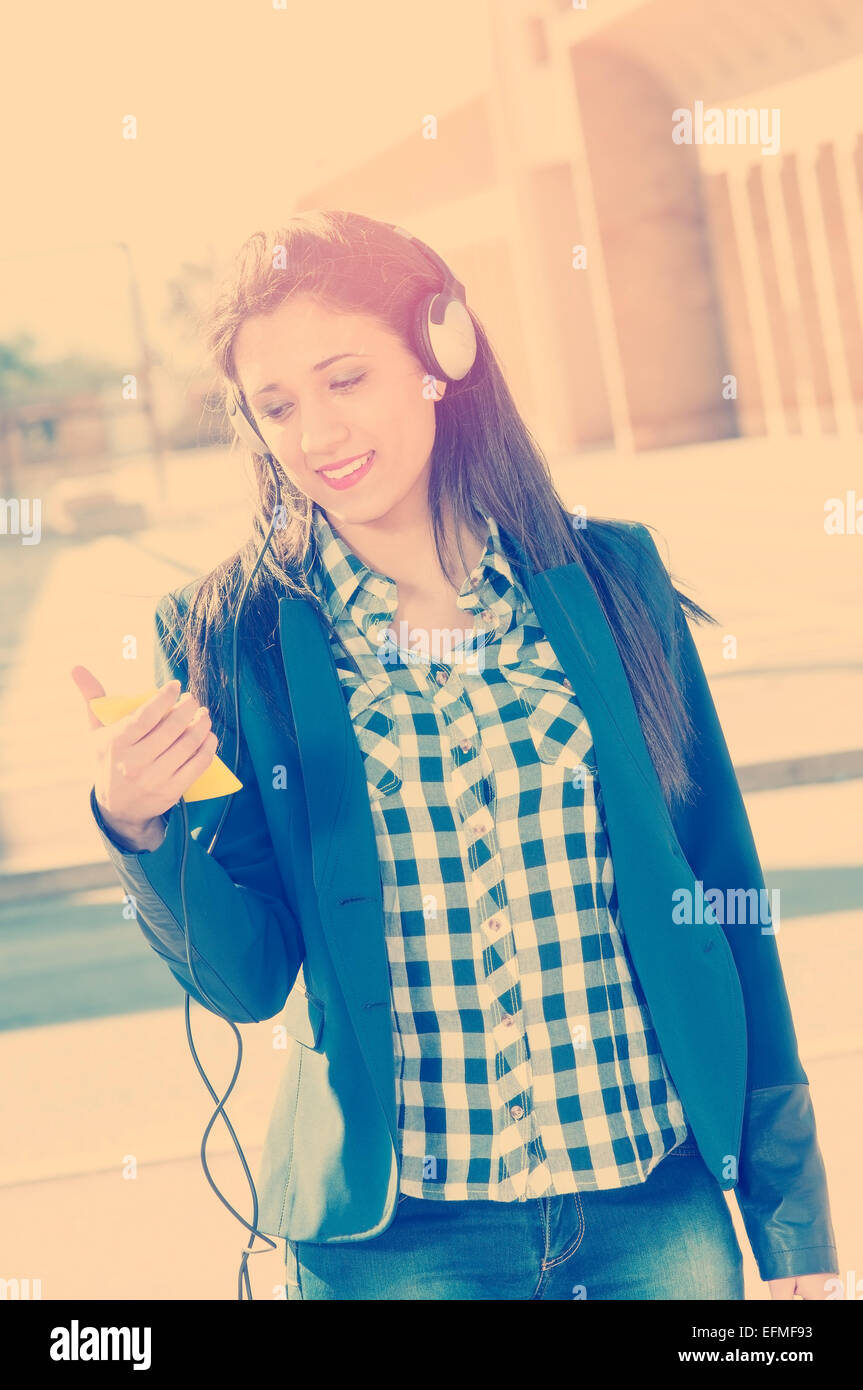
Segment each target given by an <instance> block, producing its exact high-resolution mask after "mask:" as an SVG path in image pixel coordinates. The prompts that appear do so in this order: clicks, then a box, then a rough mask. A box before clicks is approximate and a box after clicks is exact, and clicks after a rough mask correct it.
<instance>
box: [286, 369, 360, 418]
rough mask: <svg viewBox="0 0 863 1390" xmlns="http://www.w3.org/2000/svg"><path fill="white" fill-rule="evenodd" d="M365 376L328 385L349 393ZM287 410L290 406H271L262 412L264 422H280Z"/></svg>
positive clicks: (353, 377)
mask: <svg viewBox="0 0 863 1390" xmlns="http://www.w3.org/2000/svg"><path fill="white" fill-rule="evenodd" d="M367 375H368V373H367V372H360V374H359V376H352V377H349V378H348V380H347V381H333V382H331V383H330V384H331V386H332V387H333V389H334V390H336V391H350V390H352V389H353V387H354V386H359V384H360V382H361V381H363V380H364V378H365V377H366V376H367ZM289 409H290V406H286V405H277V406H273V408H272V409H271V410H265V411H264V412H263V418H264V419H265V420H281V419H283V418H284V412H285V411H286V410H289Z"/></svg>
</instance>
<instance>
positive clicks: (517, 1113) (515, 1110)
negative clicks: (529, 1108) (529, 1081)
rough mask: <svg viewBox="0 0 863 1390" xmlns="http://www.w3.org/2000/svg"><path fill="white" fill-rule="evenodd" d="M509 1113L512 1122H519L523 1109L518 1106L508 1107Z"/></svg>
mask: <svg viewBox="0 0 863 1390" xmlns="http://www.w3.org/2000/svg"><path fill="white" fill-rule="evenodd" d="M509 1113H510V1115H512V1118H513V1119H514V1120H520V1119H521V1118H522V1117H523V1115H524V1109H523V1107H522V1106H520V1105H511V1106H510V1107H509Z"/></svg>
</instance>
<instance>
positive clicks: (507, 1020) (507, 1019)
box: [501, 1014, 515, 1028]
mask: <svg viewBox="0 0 863 1390" xmlns="http://www.w3.org/2000/svg"><path fill="white" fill-rule="evenodd" d="M501 1023H502V1024H503V1026H504V1028H512V1027H514V1024H515V1020H514V1019H513V1018H512V1017H511V1015H510V1014H504V1016H503V1018H502V1019H501Z"/></svg>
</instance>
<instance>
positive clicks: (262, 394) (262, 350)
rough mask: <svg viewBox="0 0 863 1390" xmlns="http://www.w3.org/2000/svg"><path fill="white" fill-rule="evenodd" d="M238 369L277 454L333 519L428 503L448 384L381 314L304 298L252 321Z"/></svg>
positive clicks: (241, 343) (237, 347)
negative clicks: (439, 407) (438, 413)
mask: <svg viewBox="0 0 863 1390" xmlns="http://www.w3.org/2000/svg"><path fill="white" fill-rule="evenodd" d="M336 358H338V359H339V360H338V361H336V360H334V359H336ZM234 365H235V367H236V371H237V376H238V377H239V381H240V385H241V387H242V389H243V393H244V395H245V398H246V402H247V404H248V406H249V408H250V410H251V411H252V413H253V415H254V418H255V422H256V424H257V426H258V429H259V430H260V432H261V434H262V436H263V438H264V440H265V441H266V443H267V447H268V449H269V451H270V453H271V454H273V456H274V457H275V458H276V459H277V460H278V461H279V463H280V464H281V465H282V467H283V468H284V470H285V472H286V473H287V474H288V476H289V477H290V479H291V480H292V482H294V483H295V484H296V486H297V487H298V488H300V489H301V491H302V492H304V493H305V494H306V495H307V496H308V497H311V498H312V499H313V500H314V501H315V502H317V503H319V504H320V506H321V507H322V508H323V509H324V510H325V511H326V512H327V514H328V515H331V516H333V517H336V518H341V519H343V520H344V521H348V522H354V523H357V522H359V523H362V522H374V521H378V520H380V519H381V518H383V517H386V516H388V515H390V514H395V515H393V516H392V519H393V520H396V519H398V516H399V515H400V516H401V517H402V518H404V517H406V515H407V514H408V511H409V510H411V511H412V510H413V509H414V508H415V507H421V508H424V509H425V508H426V507H427V498H428V472H429V465H430V459H431V449H432V444H433V442H434V435H435V413H434V411H435V407H434V401H435V393H436V394H437V396H438V397H440V396H441V395H443V391H444V388H445V383H443V382H435V381H434V379H432V378H427V376H426V373H425V370H424V368H423V366H422V364H421V363H420V362H419V361H418V360H417V358H416V357H414V355H413V353H411V352H409V351H408V349H407V348H405V346H404V345H403V343H402V342H401V339H399V338H398V337H396V336H395V335H393V334H392V333H391V332H389V331H388V330H387V329H385V328H384V327H383V326H382V325H381V324H380V323H378V321H377V320H376V319H374V318H370V317H367V316H366V315H364V314H337V313H334V312H333V311H332V310H330V309H327V308H324V307H323V306H322V305H320V304H319V303H317V302H316V301H315V300H314V299H312V298H311V297H310V296H309V295H302V296H297V297H296V298H295V299H290V300H287V301H285V302H284V303H283V304H281V305H280V306H279V308H278V309H276V310H274V312H273V313H272V314H267V315H256V316H255V317H252V318H248V319H246V320H245V322H244V323H243V324H242V326H241V328H240V329H239V331H238V332H237V335H236V337H235V339H234ZM368 455H371V456H372V457H371V459H370V460H368V459H367V457H366V456H368ZM358 461H362V462H361V463H360V467H359V468H358V469H357V470H356V471H355V472H353V473H350V474H345V471H344V470H345V469H346V468H348V467H352V466H353V465H354V464H356V463H357V462H358ZM338 474H342V477H339V476H338Z"/></svg>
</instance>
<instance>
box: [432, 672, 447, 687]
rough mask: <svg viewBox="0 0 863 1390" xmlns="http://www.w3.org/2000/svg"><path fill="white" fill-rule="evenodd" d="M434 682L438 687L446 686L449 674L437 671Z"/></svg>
mask: <svg viewBox="0 0 863 1390" xmlns="http://www.w3.org/2000/svg"><path fill="white" fill-rule="evenodd" d="M435 680H436V681H437V683H438V685H446V683H447V681H448V680H449V673H448V672H447V671H438V673H437V675H436V676H435Z"/></svg>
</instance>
